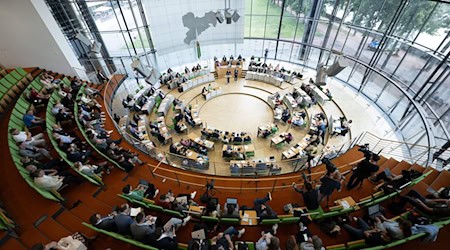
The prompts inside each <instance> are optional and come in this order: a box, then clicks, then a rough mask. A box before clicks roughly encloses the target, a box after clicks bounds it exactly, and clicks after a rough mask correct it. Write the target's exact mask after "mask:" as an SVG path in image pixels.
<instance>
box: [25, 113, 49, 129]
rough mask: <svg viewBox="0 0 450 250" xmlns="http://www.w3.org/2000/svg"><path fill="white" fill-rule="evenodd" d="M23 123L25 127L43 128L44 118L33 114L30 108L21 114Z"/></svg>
mask: <svg viewBox="0 0 450 250" xmlns="http://www.w3.org/2000/svg"><path fill="white" fill-rule="evenodd" d="M23 123H25V126H27V128H33V127H37V126H41V127H42V128H44V129H45V120H44V119H42V118H40V117H36V116H34V112H33V110H32V109H30V110H28V111H27V113H26V114H25V115H23Z"/></svg>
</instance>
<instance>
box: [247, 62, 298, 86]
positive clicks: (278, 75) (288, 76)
mask: <svg viewBox="0 0 450 250" xmlns="http://www.w3.org/2000/svg"><path fill="white" fill-rule="evenodd" d="M249 72H254V73H263V74H266V75H271V76H274V77H276V78H280V79H282V80H283V81H286V82H291V81H292V80H294V78H295V75H294V74H292V73H287V71H284V72H282V71H281V70H275V69H271V68H269V67H262V66H254V65H251V64H250V66H249V67H248V72H247V74H248V73H249Z"/></svg>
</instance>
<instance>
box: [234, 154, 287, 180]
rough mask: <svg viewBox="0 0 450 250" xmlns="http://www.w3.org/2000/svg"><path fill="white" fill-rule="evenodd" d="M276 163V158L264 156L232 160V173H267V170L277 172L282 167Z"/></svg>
mask: <svg viewBox="0 0 450 250" xmlns="http://www.w3.org/2000/svg"><path fill="white" fill-rule="evenodd" d="M274 163H275V158H274V157H271V158H264V159H259V160H252V161H249V160H231V161H230V173H231V175H232V176H241V175H255V174H265V173H267V172H270V173H273V174H276V173H280V172H281V168H280V167H278V166H277V165H276V164H274Z"/></svg>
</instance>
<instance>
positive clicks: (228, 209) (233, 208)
mask: <svg viewBox="0 0 450 250" xmlns="http://www.w3.org/2000/svg"><path fill="white" fill-rule="evenodd" d="M221 217H223V218H240V217H239V204H228V203H225V205H224V206H223V211H222V216H221Z"/></svg>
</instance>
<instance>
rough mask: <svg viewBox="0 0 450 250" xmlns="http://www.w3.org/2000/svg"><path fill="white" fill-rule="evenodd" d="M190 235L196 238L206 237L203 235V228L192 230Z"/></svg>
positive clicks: (202, 238)
mask: <svg viewBox="0 0 450 250" xmlns="http://www.w3.org/2000/svg"><path fill="white" fill-rule="evenodd" d="M191 236H192V239H198V240H205V239H206V235H205V230H204V229H200V230H197V231H194V232H192V233H191Z"/></svg>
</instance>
